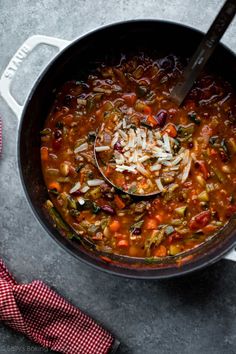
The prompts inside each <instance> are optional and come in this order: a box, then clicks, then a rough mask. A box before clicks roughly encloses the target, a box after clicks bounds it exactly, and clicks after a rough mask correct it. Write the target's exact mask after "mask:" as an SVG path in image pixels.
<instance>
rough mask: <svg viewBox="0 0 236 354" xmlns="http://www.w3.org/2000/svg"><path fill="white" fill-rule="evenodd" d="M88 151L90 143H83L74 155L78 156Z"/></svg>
mask: <svg viewBox="0 0 236 354" xmlns="http://www.w3.org/2000/svg"><path fill="white" fill-rule="evenodd" d="M85 150H88V143H83V144H81V145H80V146H78V147H77V148H75V150H74V153H75V154H77V153H78V152H82V151H85Z"/></svg>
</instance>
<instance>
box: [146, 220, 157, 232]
mask: <svg viewBox="0 0 236 354" xmlns="http://www.w3.org/2000/svg"><path fill="white" fill-rule="evenodd" d="M158 224H159V223H158V221H157V220H156V219H151V218H148V219H146V221H145V228H146V229H147V230H155V229H156V228H157V226H158Z"/></svg>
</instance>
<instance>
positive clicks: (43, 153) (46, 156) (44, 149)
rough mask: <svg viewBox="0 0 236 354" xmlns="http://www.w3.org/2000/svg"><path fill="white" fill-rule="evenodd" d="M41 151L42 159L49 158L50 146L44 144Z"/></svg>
mask: <svg viewBox="0 0 236 354" xmlns="http://www.w3.org/2000/svg"><path fill="white" fill-rule="evenodd" d="M40 153H41V160H42V161H47V160H48V148H47V147H46V146H42V147H41V149H40Z"/></svg>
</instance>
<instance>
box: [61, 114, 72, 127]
mask: <svg viewBox="0 0 236 354" xmlns="http://www.w3.org/2000/svg"><path fill="white" fill-rule="evenodd" d="M73 119H74V117H73V115H72V114H67V115H66V116H65V117H63V118H62V120H63V123H64V124H66V125H69V124H71V123H72V122H73Z"/></svg>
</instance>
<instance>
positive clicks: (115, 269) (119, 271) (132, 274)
mask: <svg viewBox="0 0 236 354" xmlns="http://www.w3.org/2000/svg"><path fill="white" fill-rule="evenodd" d="M137 23H140V24H145V23H162V24H167V25H173V26H178V27H182V28H185V29H187V30H189V31H192V32H195V33H198V34H200V35H204V32H202V31H200V30H198V29H196V28H194V27H192V26H190V25H185V24H182V23H179V22H174V21H171V20H162V19H133V20H126V21H119V22H115V23H110V24H107V25H104V26H101V27H96V28H95V29H93V30H91V31H88V32H86V33H85V34H83V35H81V36H80V37H78V38H76V39H74V40H72V41H71V42H70V43H69V44H68V46H66V47H65V48H64V49H62V50H61V51H60V52H58V53H57V54H56V55H55V57H54V58H53V59H52V60H50V61H49V63H48V64H47V65H46V67H45V68H44V70H43V71H42V72H41V73H40V75H39V76H38V77H37V79H36V80H35V82H34V83H33V86H32V89H31V90H30V92H29V94H28V96H27V98H26V100H25V103H24V107H23V110H22V113H21V117H20V122H19V128H18V134H17V162H18V170H19V175H20V179H21V184H22V187H23V190H24V193H25V196H26V199H27V201H28V203H29V205H30V207H31V210H32V212H33V214H34V216H35V218H36V220H37V221H38V222H39V224H40V225H41V226H42V227H43V229H44V230H45V231H46V232H47V233H48V234H49V235H50V236H51V238H52V239H54V240H55V241H56V242H57V243H58V244H59V245H60V246H61V247H62V248H63V249H65V250H66V251H67V252H69V253H70V254H71V255H72V256H74V257H75V258H76V259H78V260H81V261H82V262H83V263H85V264H87V265H90V266H92V267H93V268H95V269H98V270H101V271H104V272H106V273H109V274H112V275H116V276H121V277H124V278H130V279H153V280H154V279H169V278H174V277H180V276H183V275H187V274H189V273H192V272H194V271H197V270H200V269H203V268H205V267H207V266H208V265H211V264H213V263H215V262H217V261H218V260H219V259H221V258H222V257H223V256H224V255H225V254H226V253H228V252H229V251H230V250H231V249H232V248H233V247H234V246H235V245H236V237H233V236H231V237H230V238H228V239H227V240H226V241H225V244H222V245H221V247H218V248H217V249H211V250H210V252H209V253H207V254H202V255H201V256H200V257H199V259H196V260H194V259H193V261H190V262H188V263H185V264H183V265H182V266H181V267H177V266H173V267H171V268H168V267H166V268H162V267H156V268H154V267H153V268H147V269H145V268H126V267H122V266H117V265H116V264H110V265H109V264H107V263H105V262H104V261H102V260H101V259H100V258H98V257H97V258H93V257H92V256H88V255H87V254H86V253H83V252H82V251H80V252H81V254H78V253H77V252H76V249H75V248H74V247H73V245H72V244H71V243H70V242H69V240H67V239H65V238H64V237H63V236H62V235H60V239H59V238H58V237H57V236H56V235H55V234H54V233H53V232H52V231H51V230H50V229H49V227H48V226H47V225H46V223H45V221H44V220H43V218H42V217H41V216H40V215H39V213H38V211H37V209H36V207H35V206H34V204H33V202H32V200H31V197H30V195H29V193H28V190H27V187H26V184H25V181H24V175H23V171H22V165H21V159H20V138H21V134H22V124H23V120H24V115H25V113H26V111H27V107H28V104H29V102H30V101H31V99H32V97H33V96H34V95H35V92H36V91H37V87H38V85H39V83H40V82H41V80H42V79H43V78H44V77H45V75H47V73H48V72H49V71H50V69H51V67H52V66H53V65H55V63H56V61H57V60H58V58H59V57H60V56H61V55H62V54H63V53H65V52H66V51H67V50H68V49H69V48H71V47H73V46H74V45H77V43H79V42H80V41H81V40H82V39H85V38H86V37H89V36H91V35H93V34H96V33H97V32H100V31H103V30H107V29H109V28H115V27H119V26H123V25H126V24H131V25H132V24H137ZM218 47H223V48H224V49H226V50H227V51H228V52H229V53H230V54H231V55H233V56H234V57H235V59H236V55H235V53H234V52H233V51H232V50H231V49H230V48H228V47H227V46H226V45H225V44H223V43H221V42H220V43H219V44H218ZM146 272H147V274H145V273H146Z"/></svg>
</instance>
